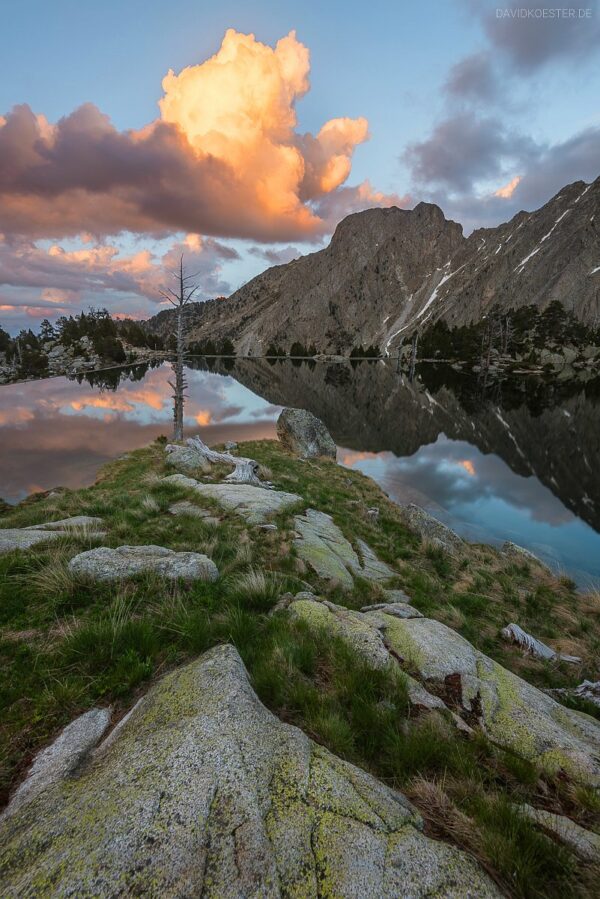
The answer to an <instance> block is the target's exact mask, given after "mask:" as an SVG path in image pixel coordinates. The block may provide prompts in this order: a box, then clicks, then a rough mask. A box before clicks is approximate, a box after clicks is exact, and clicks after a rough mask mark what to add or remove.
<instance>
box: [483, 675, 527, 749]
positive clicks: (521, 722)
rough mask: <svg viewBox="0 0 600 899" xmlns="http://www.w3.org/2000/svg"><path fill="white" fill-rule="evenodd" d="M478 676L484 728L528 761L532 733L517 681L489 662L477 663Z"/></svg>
mask: <svg viewBox="0 0 600 899" xmlns="http://www.w3.org/2000/svg"><path fill="white" fill-rule="evenodd" d="M477 675H478V677H479V679H480V680H481V682H482V684H483V685H488V688H487V689H484V690H482V694H481V702H482V707H483V717H484V721H485V723H486V727H487V729H488V731H489V733H490V736H491V737H492V738H494V737H496V738H497V739H498V741H499V742H501V743H502V744H503V745H504V746H509V747H510V748H511V749H513V750H514V751H515V752H516V753H518V754H519V755H521V756H523V757H524V758H527V759H532V758H534V756H535V755H536V752H537V746H536V740H535V731H534V728H533V727H532V721H531V717H530V710H528V708H527V706H526V704H525V702H524V701H523V699H522V698H521V695H520V693H519V689H518V680H517V679H516V678H515V676H514V675H513V674H511V673H510V672H509V671H506V669H504V668H502V667H501V666H500V665H498V663H497V662H492V664H491V666H489V665H488V664H487V663H485V662H483V661H482V660H481V659H478V660H477Z"/></svg>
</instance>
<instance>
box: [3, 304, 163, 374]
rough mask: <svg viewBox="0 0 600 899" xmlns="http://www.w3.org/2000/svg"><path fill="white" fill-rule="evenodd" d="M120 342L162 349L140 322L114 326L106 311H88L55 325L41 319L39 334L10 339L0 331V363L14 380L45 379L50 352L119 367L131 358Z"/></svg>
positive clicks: (30, 331)
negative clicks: (97, 359) (95, 358)
mask: <svg viewBox="0 0 600 899" xmlns="http://www.w3.org/2000/svg"><path fill="white" fill-rule="evenodd" d="M123 341H125V342H126V343H127V344H129V345H130V346H132V347H147V348H150V349H162V348H163V341H162V338H160V337H158V336H157V335H155V334H151V333H150V332H147V331H146V330H145V329H144V328H143V327H142V326H141V325H140V324H139V322H134V321H132V320H130V319H126V320H125V321H122V322H117V321H115V320H114V319H112V318H111V316H110V314H109V313H108V312H107V310H106V309H89V310H88V312H82V313H81V314H80V315H76V316H72V315H70V316H68V317H66V316H64V315H63V316H61V317H60V318H59V319H58V320H57V322H56V324H55V325H52V324H51V323H50V322H49V321H48V320H47V319H44V321H43V322H42V323H41V325H40V329H39V333H38V334H34V332H33V331H32V330H31V329H29V330H22V331H21V332H20V333H19V334H18V335H17V336H16V337H14V338H12V337H11V336H10V335H9V334H8V333H7V332H6V331H4V330H3V329H2V328H0V363H1V362H2V357H3V359H4V361H5V363H7V364H8V365H10V366H12V368H13V371H14V377H16V378H32V377H33V378H42V377H46V376H47V375H48V371H49V353H51V352H52V351H54V352H55V353H57V352H58V353H60V351H61V350H62V351H63V352H67V353H69V354H70V356H71V358H75V357H78V358H82V359H85V360H88V359H90V358H91V354H92V353H94V354H95V355H96V356H98V357H100V359H101V360H102V362H103V363H105V364H116V365H118V364H119V363H125V362H127V361H131V358H132V356H133V355H134V354H132V353H131V352H130V353H128V352H127V350H126V347H125V346H124V344H123Z"/></svg>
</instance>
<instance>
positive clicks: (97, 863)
mask: <svg viewBox="0 0 600 899" xmlns="http://www.w3.org/2000/svg"><path fill="white" fill-rule="evenodd" d="M421 827H422V822H421V819H420V817H419V815H418V813H417V812H416V811H415V809H414V808H413V807H412V806H411V804H410V802H409V801H408V800H407V799H406V798H405V797H404V796H402V795H401V794H400V793H397V792H395V791H393V790H391V789H389V788H388V787H386V786H384V785H383V784H381V783H379V782H378V781H377V780H375V778H373V777H372V776H371V775H368V774H366V773H365V772H363V771H361V770H360V769H358V768H355V767H354V766H353V765H351V764H349V763H348V762H344V761H342V760H341V759H338V758H336V757H335V756H333V755H332V754H331V753H329V752H328V751H327V750H325V749H323V748H322V747H319V746H317V745H316V744H314V743H313V742H312V741H311V740H310V739H309V738H308V737H307V736H306V735H305V734H303V733H302V732H301V731H300V730H298V729H297V728H295V727H292V726H290V725H287V724H284V723H282V722H280V721H279V720H278V719H277V718H275V717H274V716H273V715H272V714H271V713H270V712H269V711H268V710H267V709H266V708H265V707H264V706H262V705H261V703H260V702H259V700H258V698H257V696H256V695H255V693H254V692H253V690H252V688H251V686H250V683H249V681H248V677H247V674H246V671H245V669H244V666H243V663H242V661H241V659H240V657H239V655H238V653H237V651H236V650H235V649H234V648H233V647H232V646H220V647H216V648H214V649H212V650H210V651H209V652H207V653H206V654H205V655H204V656H202V657H201V658H200V659H199V660H197V661H195V662H193V663H191V664H189V665H187V666H185V667H183V668H180V669H178V670H176V671H175V672H173V673H172V674H170V675H168V676H167V677H165V678H163V680H162V681H160V682H159V683H158V684H157V685H156V686H155V687H153V688H152V689H151V691H150V692H149V694H148V695H147V696H146V697H145V698H144V700H143V701H142V702H140V703H138V705H137V706H136V707H135V708H134V710H133V711H132V713H131V714H130V715H129V717H128V718H127V720H126V721H125V722H124V724H123V725H122V726H121V727H120V728H119V730H118V733H115V736H114V737H113V738H112V739H111V737H109V738H108V739H107V740H106V741H105V743H104V744H101V745H100V747H99V748H98V749H97V750H96V752H95V753H94V757H93V759H88V760H87V761H84V763H83V764H82V765H81V766H80V768H78V769H77V771H76V772H74V773H72V774H70V775H67V776H66V777H65V778H63V779H61V780H59V781H57V782H54V783H51V784H49V785H48V786H47V788H46V789H45V790H44V791H43V792H42V793H39V794H37V795H34V796H32V797H30V799H29V801H28V802H26V803H24V804H22V805H21V807H20V808H18V809H16V811H15V812H14V814H11V815H8V816H6V817H5V818H4V819H3V820H2V822H0V847H1V848H0V883H1V884H2V895H5V896H45V895H50V894H52V895H56V896H67V895H76V896H99V895H101V896H103V897H117V896H123V895H140V894H143V895H147V896H156V897H159V896H182V897H183V896H189V897H191V896H197V895H202V896H206V897H209V896H210V897H219V899H223V897H229V896H231V897H233V896H256V897H258V896H265V897H267V896H268V897H284V896H306V897H313V896H330V895H331V896H333V895H335V896H340V897H348V899H351V897H357V899H358V897H359V896H360V897H362V896H367V895H368V896H372V897H374V899H379V897H381V899H392V897H395V896H398V895H401V894H402V895H411V896H415V897H425V896H432V895H439V896H449V897H456V899H458V897H470V896H471V897H497V896H499V895H500V894H499V892H498V890H497V888H496V886H495V885H494V884H493V883H492V881H491V880H490V879H489V877H488V876H487V875H486V874H485V873H484V872H483V871H482V870H481V869H480V868H479V867H478V865H477V864H476V863H475V862H474V861H473V860H472V859H471V858H470V857H469V856H468V855H466V854H465V853H463V852H461V851H459V850H457V849H455V848H453V847H451V846H448V845H445V844H443V843H440V842H437V841H435V840H432V839H430V838H429V837H427V836H425V835H424V834H423V833H422V832H421Z"/></svg>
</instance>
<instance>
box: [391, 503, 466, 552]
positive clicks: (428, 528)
mask: <svg viewBox="0 0 600 899" xmlns="http://www.w3.org/2000/svg"><path fill="white" fill-rule="evenodd" d="M402 512H403V513H404V517H405V518H406V521H407V524H408V526H409V527H410V528H412V530H413V531H416V532H417V534H419V536H420V537H421V539H423V540H429V541H430V542H431V543H433V544H434V545H436V546H439V547H440V549H443V550H444V551H445V552H447V553H450V554H451V555H456V554H457V553H459V552H460V551H461V550H462V549H463V548H464V545H465V542H464V540H463V539H462V537H459V536H458V534H457V533H456V531H453V530H452V528H449V527H448V526H447V525H445V524H442V522H441V521H438V519H437V518H434V516H433V515H430V514H429V512H426V511H425V509H422V508H421V506H417V505H415V504H414V503H408V504H407V505H406V506H402Z"/></svg>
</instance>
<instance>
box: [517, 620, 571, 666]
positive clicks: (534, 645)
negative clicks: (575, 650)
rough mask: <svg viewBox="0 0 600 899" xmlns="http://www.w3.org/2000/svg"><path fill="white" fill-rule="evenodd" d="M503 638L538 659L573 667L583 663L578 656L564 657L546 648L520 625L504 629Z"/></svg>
mask: <svg viewBox="0 0 600 899" xmlns="http://www.w3.org/2000/svg"><path fill="white" fill-rule="evenodd" d="M502 636H503V637H504V639H505V640H507V641H508V642H509V643H515V644H516V645H517V646H520V647H521V649H523V650H524V651H525V652H528V653H529V654H530V655H532V656H535V657H536V658H537V659H546V660H547V661H555V662H571V663H572V664H573V665H577V664H578V663H579V662H581V659H580V658H578V657H577V656H567V655H562V654H561V653H559V652H556V651H555V650H554V649H551V648H550V647H549V646H546V644H545V643H542V641H541V640H538V639H537V638H536V637H532V636H531V634H528V633H527V631H524V630H523V628H522V627H519V625H518V624H509V625H508V626H507V627H505V628H503V629H502Z"/></svg>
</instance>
